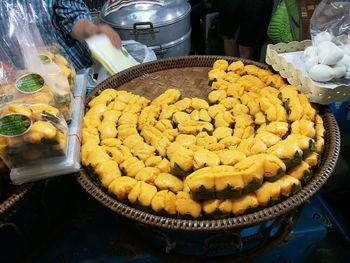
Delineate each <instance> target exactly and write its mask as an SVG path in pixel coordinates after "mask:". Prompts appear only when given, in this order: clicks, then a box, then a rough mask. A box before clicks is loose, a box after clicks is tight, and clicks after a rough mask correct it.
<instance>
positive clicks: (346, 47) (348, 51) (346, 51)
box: [340, 44, 350, 56]
mask: <svg viewBox="0 0 350 263" xmlns="http://www.w3.org/2000/svg"><path fill="white" fill-rule="evenodd" d="M340 48H341V49H342V50H343V52H344V54H346V55H349V56H350V44H347V45H342V46H340Z"/></svg>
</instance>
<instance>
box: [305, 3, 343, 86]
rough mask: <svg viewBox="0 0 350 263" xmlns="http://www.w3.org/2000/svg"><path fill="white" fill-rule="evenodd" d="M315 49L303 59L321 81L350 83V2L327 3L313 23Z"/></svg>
mask: <svg viewBox="0 0 350 263" xmlns="http://www.w3.org/2000/svg"><path fill="white" fill-rule="evenodd" d="M310 33H311V38H312V46H310V47H308V48H306V49H305V52H304V55H303V58H304V62H305V67H306V70H307V71H308V73H309V76H310V77H311V78H312V79H313V80H315V81H319V82H328V81H333V82H334V81H335V82H338V83H340V84H350V80H347V79H350V1H335V0H323V1H321V3H320V4H319V5H318V6H317V7H316V9H315V11H314V13H313V15H312V17H311V20H310Z"/></svg>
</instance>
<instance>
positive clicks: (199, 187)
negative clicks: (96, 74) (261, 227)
mask: <svg viewBox="0 0 350 263" xmlns="http://www.w3.org/2000/svg"><path fill="white" fill-rule="evenodd" d="M208 77H209V84H210V85H211V87H212V91H211V92H210V93H209V94H208V101H205V100H203V99H200V98H181V93H180V92H179V91H178V90H175V89H168V90H167V91H166V92H164V93H163V94H161V95H160V96H158V97H157V98H156V99H154V100H153V101H150V100H148V99H146V98H144V97H141V96H138V95H135V94H132V93H129V92H127V91H123V90H119V91H118V90H114V89H107V90H104V91H102V92H101V93H100V94H99V95H98V96H97V97H95V98H94V99H92V100H91V101H90V102H89V107H90V109H89V111H88V112H87V113H86V115H85V118H84V128H83V146H82V151H81V152H82V163H83V165H85V166H88V167H90V168H91V170H92V171H93V172H94V173H95V174H96V175H97V176H98V177H99V179H100V181H101V184H102V185H103V186H104V187H105V188H107V189H108V191H109V192H110V193H111V194H113V195H114V196H116V198H118V199H119V200H120V201H123V202H127V203H129V204H131V205H133V206H135V207H138V208H139V209H144V210H149V211H153V213H157V214H163V215H167V216H170V217H179V218H199V217H205V218H222V217H230V216H235V215H240V214H243V213H246V212H248V211H251V210H256V209H259V208H263V207H266V206H268V205H271V204H273V203H275V202H278V201H280V200H281V199H283V198H287V197H289V196H290V195H292V194H293V193H295V192H296V191H298V190H300V189H301V186H302V185H303V184H305V183H306V182H307V181H308V180H310V178H311V176H312V173H313V170H314V169H315V168H316V167H317V165H318V163H319V160H320V155H321V153H322V150H323V146H324V133H325V130H324V127H323V121H322V118H321V116H319V115H318V114H317V111H316V110H315V109H314V108H313V107H312V105H311V104H310V102H309V100H308V99H307V97H306V96H305V95H304V94H301V93H299V92H298V91H297V89H296V87H294V86H291V85H288V84H287V83H286V82H285V81H284V79H283V78H282V77H281V76H280V75H278V74H273V73H272V72H271V71H268V70H265V69H261V68H259V67H257V66H254V65H244V64H243V63H242V62H241V61H236V62H233V63H232V64H230V65H229V64H228V62H227V61H225V60H217V61H216V62H215V63H214V65H213V69H212V70H210V71H209V73H208Z"/></svg>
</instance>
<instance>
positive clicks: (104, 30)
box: [90, 24, 122, 48]
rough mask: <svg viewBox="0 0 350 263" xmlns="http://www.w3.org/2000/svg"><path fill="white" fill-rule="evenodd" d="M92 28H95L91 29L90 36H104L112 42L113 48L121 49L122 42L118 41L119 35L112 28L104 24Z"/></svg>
mask: <svg viewBox="0 0 350 263" xmlns="http://www.w3.org/2000/svg"><path fill="white" fill-rule="evenodd" d="M94 26H95V28H94V29H93V32H91V34H90V36H93V35H97V34H105V35H106V36H107V37H108V38H109V40H110V41H111V42H112V44H113V46H115V47H116V48H121V46H122V42H121V40H120V37H119V34H118V33H117V32H116V31H115V30H114V29H113V28H112V27H110V26H109V25H105V24H99V25H94Z"/></svg>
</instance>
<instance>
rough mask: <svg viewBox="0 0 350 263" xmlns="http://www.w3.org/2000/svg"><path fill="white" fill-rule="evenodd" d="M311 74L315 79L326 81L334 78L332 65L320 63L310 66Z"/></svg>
mask: <svg viewBox="0 0 350 263" xmlns="http://www.w3.org/2000/svg"><path fill="white" fill-rule="evenodd" d="M309 76H310V78H312V79H313V80H315V81H320V82H326V81H330V80H331V79H333V78H334V70H333V69H332V68H331V67H330V66H327V65H322V64H318V65H315V66H313V67H311V68H310V70H309Z"/></svg>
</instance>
